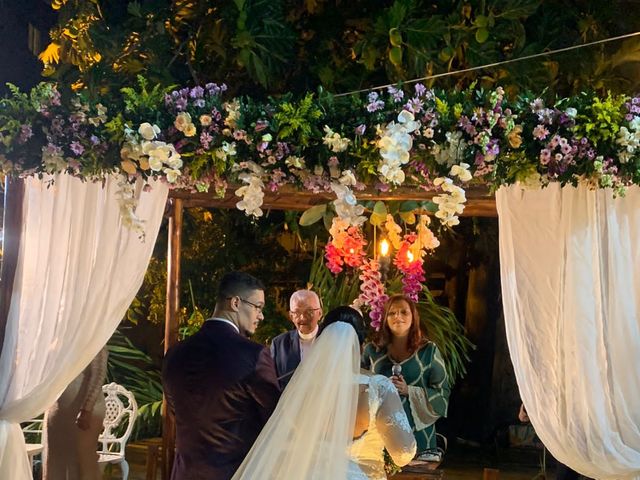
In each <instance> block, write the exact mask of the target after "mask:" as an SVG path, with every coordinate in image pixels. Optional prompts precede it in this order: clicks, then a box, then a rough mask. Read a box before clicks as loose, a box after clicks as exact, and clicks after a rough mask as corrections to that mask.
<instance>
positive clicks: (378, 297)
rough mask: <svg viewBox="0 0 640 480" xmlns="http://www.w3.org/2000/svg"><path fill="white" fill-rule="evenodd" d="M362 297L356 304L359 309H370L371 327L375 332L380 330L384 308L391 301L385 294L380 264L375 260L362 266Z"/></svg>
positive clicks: (360, 296) (370, 260) (360, 277)
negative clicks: (365, 307)
mask: <svg viewBox="0 0 640 480" xmlns="http://www.w3.org/2000/svg"><path fill="white" fill-rule="evenodd" d="M358 278H359V279H360V281H361V283H360V295H359V296H358V298H357V299H356V301H355V302H354V304H355V306H357V307H358V308H360V307H362V306H367V307H369V318H370V319H371V327H372V328H374V329H375V330H378V329H379V328H380V325H381V324H382V317H383V315H384V306H385V304H386V303H387V300H388V299H389V296H388V295H387V294H386V293H385V287H384V283H383V281H382V274H381V273H380V263H379V262H378V261H377V260H375V259H369V260H365V261H364V262H363V263H362V265H361V266H360V275H359V277H358Z"/></svg>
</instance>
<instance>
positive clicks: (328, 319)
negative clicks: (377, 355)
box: [320, 306, 367, 345]
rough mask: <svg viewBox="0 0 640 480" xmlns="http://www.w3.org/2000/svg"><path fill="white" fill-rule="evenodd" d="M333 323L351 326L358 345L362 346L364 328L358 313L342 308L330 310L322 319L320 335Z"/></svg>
mask: <svg viewBox="0 0 640 480" xmlns="http://www.w3.org/2000/svg"><path fill="white" fill-rule="evenodd" d="M335 322H344V323H348V324H349V325H351V326H352V327H353V329H354V330H355V331H356V334H357V335H358V340H360V344H361V345H362V344H363V343H364V339H365V337H366V336H367V332H366V327H365V326H364V318H362V315H361V314H360V312H358V311H357V310H356V309H355V308H351V307H347V306H344V307H337V308H334V309H333V310H331V311H330V312H329V313H327V314H326V315H325V317H324V321H323V322H322V327H320V334H321V333H322V331H323V330H324V329H325V328H327V327H328V326H329V325H331V324H332V323H335Z"/></svg>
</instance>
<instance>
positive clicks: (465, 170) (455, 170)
mask: <svg viewBox="0 0 640 480" xmlns="http://www.w3.org/2000/svg"><path fill="white" fill-rule="evenodd" d="M449 175H451V176H453V177H458V178H459V179H460V181H461V182H468V181H469V180H471V179H472V178H473V175H471V172H470V171H469V164H468V163H460V164H459V165H454V166H452V167H451V170H450V171H449Z"/></svg>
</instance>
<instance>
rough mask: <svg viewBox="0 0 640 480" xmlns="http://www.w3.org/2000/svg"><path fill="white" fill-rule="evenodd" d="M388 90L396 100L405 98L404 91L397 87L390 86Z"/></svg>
mask: <svg viewBox="0 0 640 480" xmlns="http://www.w3.org/2000/svg"><path fill="white" fill-rule="evenodd" d="M387 91H388V92H389V95H391V96H392V97H393V99H394V100H395V101H396V102H400V101H401V100H402V99H403V98H404V92H403V91H402V90H400V89H398V88H396V87H389V88H387Z"/></svg>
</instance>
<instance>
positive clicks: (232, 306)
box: [227, 295, 240, 312]
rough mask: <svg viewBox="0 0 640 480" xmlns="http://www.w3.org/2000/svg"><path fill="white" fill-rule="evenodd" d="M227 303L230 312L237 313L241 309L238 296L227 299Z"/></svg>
mask: <svg viewBox="0 0 640 480" xmlns="http://www.w3.org/2000/svg"><path fill="white" fill-rule="evenodd" d="M227 302H229V310H232V311H234V312H237V311H238V309H239V308H240V297H239V296H238V295H234V296H233V297H229V298H228V299H227Z"/></svg>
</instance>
